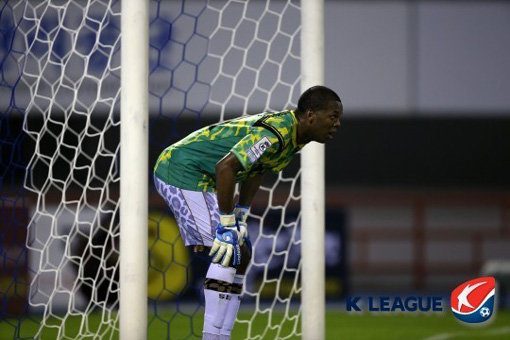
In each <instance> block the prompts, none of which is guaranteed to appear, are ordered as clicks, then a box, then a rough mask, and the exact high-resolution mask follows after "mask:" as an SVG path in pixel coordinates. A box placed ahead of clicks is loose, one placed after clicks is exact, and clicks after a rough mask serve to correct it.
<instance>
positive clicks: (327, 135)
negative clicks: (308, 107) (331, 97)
mask: <svg viewBox="0 0 510 340" xmlns="http://www.w3.org/2000/svg"><path fill="white" fill-rule="evenodd" d="M314 113H315V114H314V119H313V120H312V121H311V122H310V129H311V132H312V139H313V140H314V141H316V142H319V143H325V142H327V141H328V140H331V139H333V137H334V135H335V133H336V132H337V130H338V128H339V127H340V120H341V119H342V114H343V106H342V103H341V102H337V101H330V102H329V104H328V106H327V107H326V109H324V110H318V111H316V112H314Z"/></svg>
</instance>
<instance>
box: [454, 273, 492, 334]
mask: <svg viewBox="0 0 510 340" xmlns="http://www.w3.org/2000/svg"><path fill="white" fill-rule="evenodd" d="M495 295H496V280H495V279H494V278H493V277H491V276H487V277H479V278H476V279H473V280H470V281H467V282H464V283H463V284H461V285H460V286H458V287H457V288H455V289H454V290H453V292H452V295H451V307H452V312H453V315H455V317H456V318H457V319H459V320H460V321H462V322H465V323H469V324H479V323H483V322H486V321H488V320H489V319H491V318H492V315H493V314H494V299H495Z"/></svg>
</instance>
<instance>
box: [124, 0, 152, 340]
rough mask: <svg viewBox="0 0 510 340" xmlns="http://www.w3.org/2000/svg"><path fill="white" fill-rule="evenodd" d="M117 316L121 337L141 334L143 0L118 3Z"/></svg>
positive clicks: (145, 111)
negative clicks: (119, 74)
mask: <svg viewBox="0 0 510 340" xmlns="http://www.w3.org/2000/svg"><path fill="white" fill-rule="evenodd" d="M121 6H122V7H121V13H122V14H121V31H122V39H121V63H122V65H129V66H128V67H125V66H124V67H122V68H121V121H122V123H121V124H120V126H121V128H120V140H121V158H120V159H121V166H120V169H121V175H120V178H121V180H120V195H121V204H120V287H121V288H120V311H119V312H120V315H119V322H120V325H119V332H120V338H121V339H122V340H127V339H133V340H135V339H146V338H147V272H148V253H147V243H148V241H147V238H148V232H147V221H148V204H149V202H148V190H149V188H148V164H147V163H148V160H149V157H148V153H149V151H148V150H149V137H148V136H149V133H148V128H149V122H148V120H149V0H143V1H142V0H123V1H122V3H121Z"/></svg>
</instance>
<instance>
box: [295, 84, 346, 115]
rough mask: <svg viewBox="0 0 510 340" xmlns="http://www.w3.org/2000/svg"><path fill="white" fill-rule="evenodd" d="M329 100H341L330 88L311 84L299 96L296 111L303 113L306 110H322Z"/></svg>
mask: <svg viewBox="0 0 510 340" xmlns="http://www.w3.org/2000/svg"><path fill="white" fill-rule="evenodd" d="M331 100H333V101H337V102H342V101H341V100H340V97H339V96H338V95H337V94H336V93H335V91H333V90H332V89H330V88H328V87H326V86H321V85H317V86H312V87H310V88H309V89H308V90H306V91H305V92H303V94H302V95H301V97H299V101H298V107H297V110H296V113H298V114H303V113H305V112H306V111H308V110H312V111H318V110H324V109H326V108H327V106H328V103H329V102H330V101H331Z"/></svg>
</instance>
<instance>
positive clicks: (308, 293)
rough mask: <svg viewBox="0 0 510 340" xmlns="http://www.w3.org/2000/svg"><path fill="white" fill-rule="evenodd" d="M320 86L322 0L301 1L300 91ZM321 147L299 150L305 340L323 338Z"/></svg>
mask: <svg viewBox="0 0 510 340" xmlns="http://www.w3.org/2000/svg"><path fill="white" fill-rule="evenodd" d="M322 84H324V0H302V1H301V90H302V92H303V91H304V90H306V89H307V88H309V87H311V86H314V85H322ZM324 153H325V151H324V145H323V144H319V143H316V142H312V143H310V144H309V145H307V146H306V147H305V148H303V150H302V151H301V254H302V257H301V264H302V273H301V285H302V289H303V291H302V293H301V304H302V306H301V308H302V334H303V337H302V338H303V339H305V340H312V339H313V340H316V339H324V338H325V320H324V319H325V312H326V309H325V299H326V296H325V274H326V271H325V265H326V264H325V258H324V237H325V197H324V195H325V167H324Z"/></svg>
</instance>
